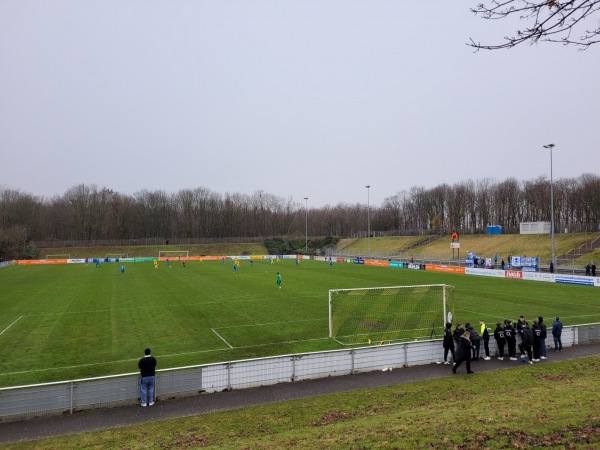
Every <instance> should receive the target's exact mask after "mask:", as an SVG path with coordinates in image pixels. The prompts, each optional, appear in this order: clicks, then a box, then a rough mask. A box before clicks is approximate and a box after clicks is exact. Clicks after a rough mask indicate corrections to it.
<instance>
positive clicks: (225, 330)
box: [0, 259, 600, 387]
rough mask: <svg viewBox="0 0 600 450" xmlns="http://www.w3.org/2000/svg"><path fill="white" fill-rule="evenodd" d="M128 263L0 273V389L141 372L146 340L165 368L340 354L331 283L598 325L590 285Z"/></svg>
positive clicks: (598, 306) (467, 314) (316, 267)
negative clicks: (441, 288) (449, 297)
mask: <svg viewBox="0 0 600 450" xmlns="http://www.w3.org/2000/svg"><path fill="white" fill-rule="evenodd" d="M120 267H121V264H117V263H108V264H103V265H102V267H101V268H96V267H95V266H94V264H87V265H85V264H72V265H63V266H11V267H7V268H3V269H0V311H2V314H0V386H2V387H6V386H15V385H24V384H31V383H42V382H49V381H58V380H68V379H77V378H86V377H95V376H102V375H111V374H119V373H131V372H137V361H138V359H139V358H140V357H141V356H142V353H143V350H144V348H145V347H150V348H151V349H152V352H153V354H155V355H156V356H157V359H158V361H159V368H168V367H179V366H187V365H195V364H205V363H211V362H220V361H232V360H238V359H246V358H255V357H264V356H272V355H280V354H289V353H300V352H310V351H319V350H332V349H339V348H342V346H341V345H340V344H339V343H337V342H335V341H334V340H332V339H329V338H328V317H327V314H328V290H329V289H343V288H359V287H375V286H396V285H416V284H438V283H444V284H450V285H452V286H455V288H456V289H455V292H454V299H455V311H454V318H455V322H456V321H460V322H463V323H465V322H472V323H473V322H476V321H477V320H478V319H484V320H485V321H486V322H487V324H488V326H491V327H492V328H493V325H494V324H495V322H497V321H501V320H503V319H505V318H511V319H516V318H517V317H518V316H519V315H521V314H523V315H525V317H526V318H527V319H530V320H531V319H532V318H534V317H537V316H538V315H542V316H544V318H545V320H546V322H547V323H548V325H551V323H552V317H553V316H555V315H559V316H561V319H562V320H563V322H564V323H565V325H571V324H581V323H594V322H600V301H599V300H600V295H599V294H600V290H599V289H598V288H592V287H587V286H571V285H561V284H552V283H541V282H528V281H522V280H504V279H491V278H485V277H474V276H466V275H451V274H437V273H429V272H422V271H415V270H403V269H392V268H380V267H368V266H362V265H360V266H359V265H354V264H342V263H338V264H334V266H333V268H330V267H329V265H328V264H327V263H324V262H318V261H302V262H301V264H300V266H299V267H295V263H294V260H293V259H289V260H281V261H280V262H279V263H277V264H274V265H270V264H269V263H268V262H267V261H255V262H254V264H253V266H252V267H251V266H250V263H249V262H248V261H242V264H241V268H240V269H239V271H238V273H233V271H232V265H231V263H230V262H229V261H226V263H225V264H222V263H221V262H220V261H205V262H203V263H199V262H194V261H190V262H188V263H187V267H185V268H184V267H182V266H181V264H180V263H178V262H176V261H174V262H172V267H171V268H168V267H167V266H166V265H165V264H164V263H161V264H160V265H159V269H158V270H154V268H153V265H152V263H150V262H148V263H127V264H126V271H125V275H121V273H120ZM277 272H281V275H282V279H283V282H282V289H278V288H277V284H276V273H277ZM439 325H440V326H439V328H438V337H439V336H440V335H441V330H442V328H441V327H442V326H443V324H441V323H440V324H439ZM366 337H367V336H366Z"/></svg>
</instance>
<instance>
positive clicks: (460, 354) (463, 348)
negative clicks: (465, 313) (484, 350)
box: [456, 336, 473, 361]
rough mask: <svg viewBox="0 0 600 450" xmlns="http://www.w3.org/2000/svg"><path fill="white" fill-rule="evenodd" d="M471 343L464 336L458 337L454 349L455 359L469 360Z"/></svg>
mask: <svg viewBox="0 0 600 450" xmlns="http://www.w3.org/2000/svg"><path fill="white" fill-rule="evenodd" d="M472 347H473V344H471V341H470V340H469V339H467V338H466V337H462V336H461V337H460V338H459V339H458V348H457V349H456V360H457V361H470V360H471V348H472Z"/></svg>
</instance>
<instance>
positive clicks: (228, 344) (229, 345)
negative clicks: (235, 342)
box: [210, 328, 233, 348]
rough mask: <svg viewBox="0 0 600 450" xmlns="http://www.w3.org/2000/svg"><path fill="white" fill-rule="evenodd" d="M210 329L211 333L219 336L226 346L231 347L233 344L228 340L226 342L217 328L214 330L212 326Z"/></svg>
mask: <svg viewBox="0 0 600 450" xmlns="http://www.w3.org/2000/svg"><path fill="white" fill-rule="evenodd" d="M210 330H211V331H212V332H213V333H215V334H216V335H217V336H218V337H219V339H221V340H222V341H223V342H225V344H227V346H228V347H229V348H233V346H232V345H231V344H230V343H229V342H227V341H226V340H225V339H224V338H223V336H221V335H220V334H219V333H217V330H215V329H214V328H211V329H210Z"/></svg>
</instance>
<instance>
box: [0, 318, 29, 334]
mask: <svg viewBox="0 0 600 450" xmlns="http://www.w3.org/2000/svg"><path fill="white" fill-rule="evenodd" d="M22 318H23V316H21V317H19V318H18V319H17V320H15V321H14V322H13V323H11V324H10V325H9V326H7V327H6V328H5V329H4V330H2V332H0V336H1V335H3V334H4V332H5V331H6V330H8V329H9V328H10V327H12V326H13V325H14V324H15V323H17V322H18V321H19V320H20V319H22Z"/></svg>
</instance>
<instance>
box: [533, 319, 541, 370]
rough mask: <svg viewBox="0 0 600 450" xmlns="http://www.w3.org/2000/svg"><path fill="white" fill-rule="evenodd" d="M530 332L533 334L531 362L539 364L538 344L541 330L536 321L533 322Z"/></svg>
mask: <svg viewBox="0 0 600 450" xmlns="http://www.w3.org/2000/svg"><path fill="white" fill-rule="evenodd" d="M531 331H532V332H533V333H532V334H533V362H540V342H541V340H542V330H541V329H540V324H539V323H538V319H535V320H534V321H533V325H532V327H531Z"/></svg>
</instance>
